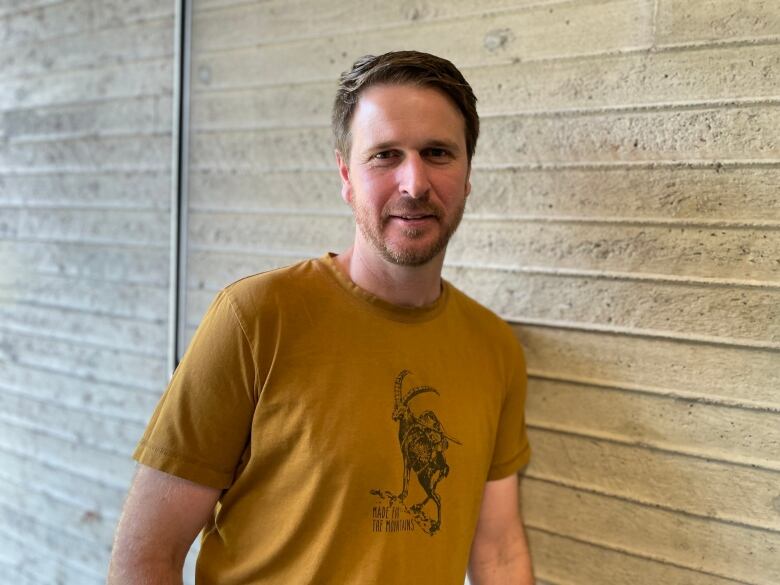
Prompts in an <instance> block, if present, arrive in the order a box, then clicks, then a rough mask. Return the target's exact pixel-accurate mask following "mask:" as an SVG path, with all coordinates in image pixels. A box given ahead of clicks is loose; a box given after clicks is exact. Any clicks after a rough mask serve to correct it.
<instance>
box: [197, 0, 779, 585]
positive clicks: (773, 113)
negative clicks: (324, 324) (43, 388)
mask: <svg viewBox="0 0 780 585" xmlns="http://www.w3.org/2000/svg"><path fill="white" fill-rule="evenodd" d="M193 43H194V44H193V70H192V75H193V81H192V96H191V104H192V136H191V148H192V156H191V159H190V164H191V165H192V166H191V172H190V175H189V177H190V182H191V183H190V187H191V188H190V193H189V196H190V202H189V222H190V225H189V238H188V243H189V250H188V253H187V274H188V279H187V302H186V315H187V325H188V331H189V332H190V333H191V332H192V330H193V328H194V327H195V326H196V325H197V322H198V321H199V319H200V316H201V315H202V313H203V311H204V310H205V307H206V305H207V303H208V302H209V300H210V299H211V298H212V297H213V295H214V293H215V291H216V290H218V289H219V288H220V287H221V286H223V285H224V284H226V283H227V282H229V281H231V280H233V279H235V278H237V277H238V276H240V275H244V274H249V273H253V272H257V271H259V270H263V269H266V268H269V267H272V266H277V265H281V264H287V263H289V262H292V261H294V260H296V259H298V258H301V257H305V256H312V255H320V254H322V253H323V251H324V250H326V249H330V250H338V249H340V248H342V247H344V246H346V245H347V244H348V242H349V241H350V238H351V233H352V228H351V222H350V219H349V213H348V209H347V208H345V207H344V205H343V204H342V202H341V200H340V198H339V196H338V178H337V176H336V173H335V167H334V164H333V155H332V145H331V138H330V130H329V127H328V120H329V118H328V117H329V108H330V103H331V99H332V95H333V91H334V88H335V79H336V77H337V76H338V74H339V72H341V71H342V70H344V69H346V68H347V67H349V65H350V64H351V62H352V61H353V60H354V59H355V58H356V57H357V56H359V55H361V54H364V53H368V52H373V53H377V52H382V51H386V50H391V49H398V48H415V49H421V50H427V51H431V52H434V53H438V54H441V55H445V56H447V57H448V58H450V59H452V60H453V61H454V62H455V63H456V64H457V65H458V66H460V67H461V68H462V69H463V71H464V73H465V74H466V76H467V78H469V79H470V81H471V82H472V83H473V85H474V87H475V89H476V92H477V95H478V96H479V98H480V113H481V115H482V116H483V136H482V138H481V139H480V144H479V146H478V154H477V157H476V158H475V161H474V167H475V169H474V176H473V184H474V193H473V195H472V197H471V198H470V201H469V205H470V207H469V209H468V212H467V213H468V215H467V218H466V219H465V221H464V225H463V227H462V230H461V232H460V233H459V234H458V235H457V236H456V238H455V240H454V241H453V244H452V246H451V248H450V252H449V254H448V262H447V269H446V275H447V277H449V278H450V279H451V280H452V281H454V282H455V283H456V284H457V285H459V286H461V287H462V288H464V289H465V290H466V291H467V292H469V293H471V294H472V295H473V296H475V297H476V298H478V299H479V300H481V301H482V302H484V303H485V304H487V305H488V306H490V307H492V308H493V309H494V310H496V311H497V312H498V313H500V314H501V315H502V316H504V317H505V318H506V319H508V320H510V321H511V322H512V323H515V324H516V330H517V334H518V336H519V338H520V339H521V340H522V342H523V343H524V345H525V347H526V349H527V352H528V357H529V368H530V373H531V386H530V397H529V404H528V409H529V423H530V426H531V438H532V441H533V445H534V448H535V456H534V461H533V463H532V465H531V467H530V469H529V471H528V475H527V477H526V479H525V480H524V492H525V498H524V508H525V515H526V518H527V520H528V525H529V528H530V537H531V541H532V546H533V553H534V556H535V560H536V567H537V573H538V576H539V578H540V579H541V580H542V581H543V582H545V583H550V584H560V585H574V584H578V585H579V584H582V585H586V584H596V583H598V584H613V583H614V584H626V583H631V584H633V585H642V584H647V585H650V584H652V585H655V584H657V583H664V584H672V585H681V584H683V583H685V584H686V585H704V584H707V585H712V584H717V585H726V584H727V583H751V584H761V585H770V584H772V583H777V582H780V554H779V553H778V551H780V504H779V503H778V502H780V424H778V423H779V422H780V417H778V412H780V392H778V382H777V377H778V363H780V359H779V358H780V353H778V349H780V314H779V313H780V311H779V310H778V307H779V306H780V294H778V292H780V281H779V280H778V263H777V258H778V250H780V244H779V242H778V227H780V221H779V220H780V202H779V201H778V189H777V185H778V184H780V109H778V107H777V106H778V99H780V93H779V92H778V88H779V87H780V85H779V81H780V79H779V78H778V71H780V4H778V3H777V2H770V1H759V0H750V1H745V0H708V1H700V2H690V1H687V0H598V1H596V0H593V1H588V0H582V1H577V2H571V1H557V0H546V1H545V0H529V1H508V0H507V1H502V0H492V1H483V2H479V3H477V2H472V1H451V2H446V3H443V2H442V3H439V2H424V1H402V2H395V3H379V2H377V3H373V2H371V3H366V2H357V1H353V0H342V1H341V2H331V3H320V2H312V1H304V0H300V1H297V2H289V1H282V0H278V1H274V0H272V1H265V2H232V1H226V0H210V1H207V0H202V1H200V2H197V3H196V12H195V18H194V32H193Z"/></svg>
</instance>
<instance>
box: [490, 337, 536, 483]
mask: <svg viewBox="0 0 780 585" xmlns="http://www.w3.org/2000/svg"><path fill="white" fill-rule="evenodd" d="M514 346H515V351H514V352H513V354H512V355H513V358H512V363H511V366H510V370H511V372H512V373H511V375H510V376H509V380H510V383H509V387H508V388H507V393H506V396H505V397H504V403H503V406H502V408H501V415H500V418H499V422H498V431H497V432H496V443H495V446H494V448H493V461H492V463H491V465H490V470H489V471H488V481H492V480H495V479H501V478H503V477H507V476H509V475H512V474H513V473H517V472H518V471H519V470H520V469H522V468H523V467H525V466H526V465H528V462H529V461H530V459H531V446H530V445H529V443H528V435H527V433H526V428H525V396H526V391H527V386H528V377H527V375H526V368H525V358H524V356H523V350H522V349H521V348H520V345H519V344H518V343H517V342H514Z"/></svg>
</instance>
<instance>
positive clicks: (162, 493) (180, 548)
mask: <svg viewBox="0 0 780 585" xmlns="http://www.w3.org/2000/svg"><path fill="white" fill-rule="evenodd" d="M219 494H220V490H218V489H214V488H210V487H206V486H203V485H200V484H197V483H193V482H191V481H187V480H186V479H181V478H179V477H176V476H174V475H170V474H168V473H163V472H162V471H157V470H156V469H153V468H151V467H147V466H145V465H139V466H138V470H137V471H136V474H135V477H134V478H133V484H132V486H131V487H130V492H129V494H128V496H127V500H126V501H125V506H124V509H123V510H122V516H121V517H120V519H119V525H118V526H117V530H116V535H115V537H114V548H113V552H112V554H111V565H110V567H109V569H108V585H125V584H133V585H141V584H145V583H148V584H152V583H154V584H155V585H173V584H178V585H181V583H182V568H183V567H184V559H185V557H186V556H187V551H189V549H190V546H191V545H192V542H193V541H194V540H195V537H196V536H197V535H198V532H200V530H201V529H202V528H203V525H204V524H205V523H206V521H207V520H208V518H209V515H210V514H211V513H212V512H213V510H214V505H215V504H216V502H217V499H218V498H219Z"/></svg>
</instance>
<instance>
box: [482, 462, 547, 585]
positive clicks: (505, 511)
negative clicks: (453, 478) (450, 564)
mask: <svg viewBox="0 0 780 585" xmlns="http://www.w3.org/2000/svg"><path fill="white" fill-rule="evenodd" d="M518 499H519V486H518V480H517V475H511V476H509V477H505V478H504V479H499V480H496V481H488V482H487V483H486V484H485V492H484V495H483V496H482V507H481V508H480V511H479V520H478V522H477V530H476V532H475V534H474V542H473V543H472V544H471V557H470V559H469V581H471V584H472V585H533V583H534V576H533V572H532V570H531V555H530V553H529V551H528V541H527V539H526V536H525V530H524V529H523V522H522V519H521V518H520V509H519V504H518Z"/></svg>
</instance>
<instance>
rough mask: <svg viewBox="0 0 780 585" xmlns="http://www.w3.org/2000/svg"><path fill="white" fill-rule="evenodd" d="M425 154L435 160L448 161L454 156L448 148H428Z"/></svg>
mask: <svg viewBox="0 0 780 585" xmlns="http://www.w3.org/2000/svg"><path fill="white" fill-rule="evenodd" d="M423 154H424V155H425V157H426V158H428V159H429V160H432V161H434V162H446V161H448V160H450V159H451V158H452V153H451V152H450V151H449V150H447V149H446V148H438V147H432V148H427V149H425V151H424V152H423Z"/></svg>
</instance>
